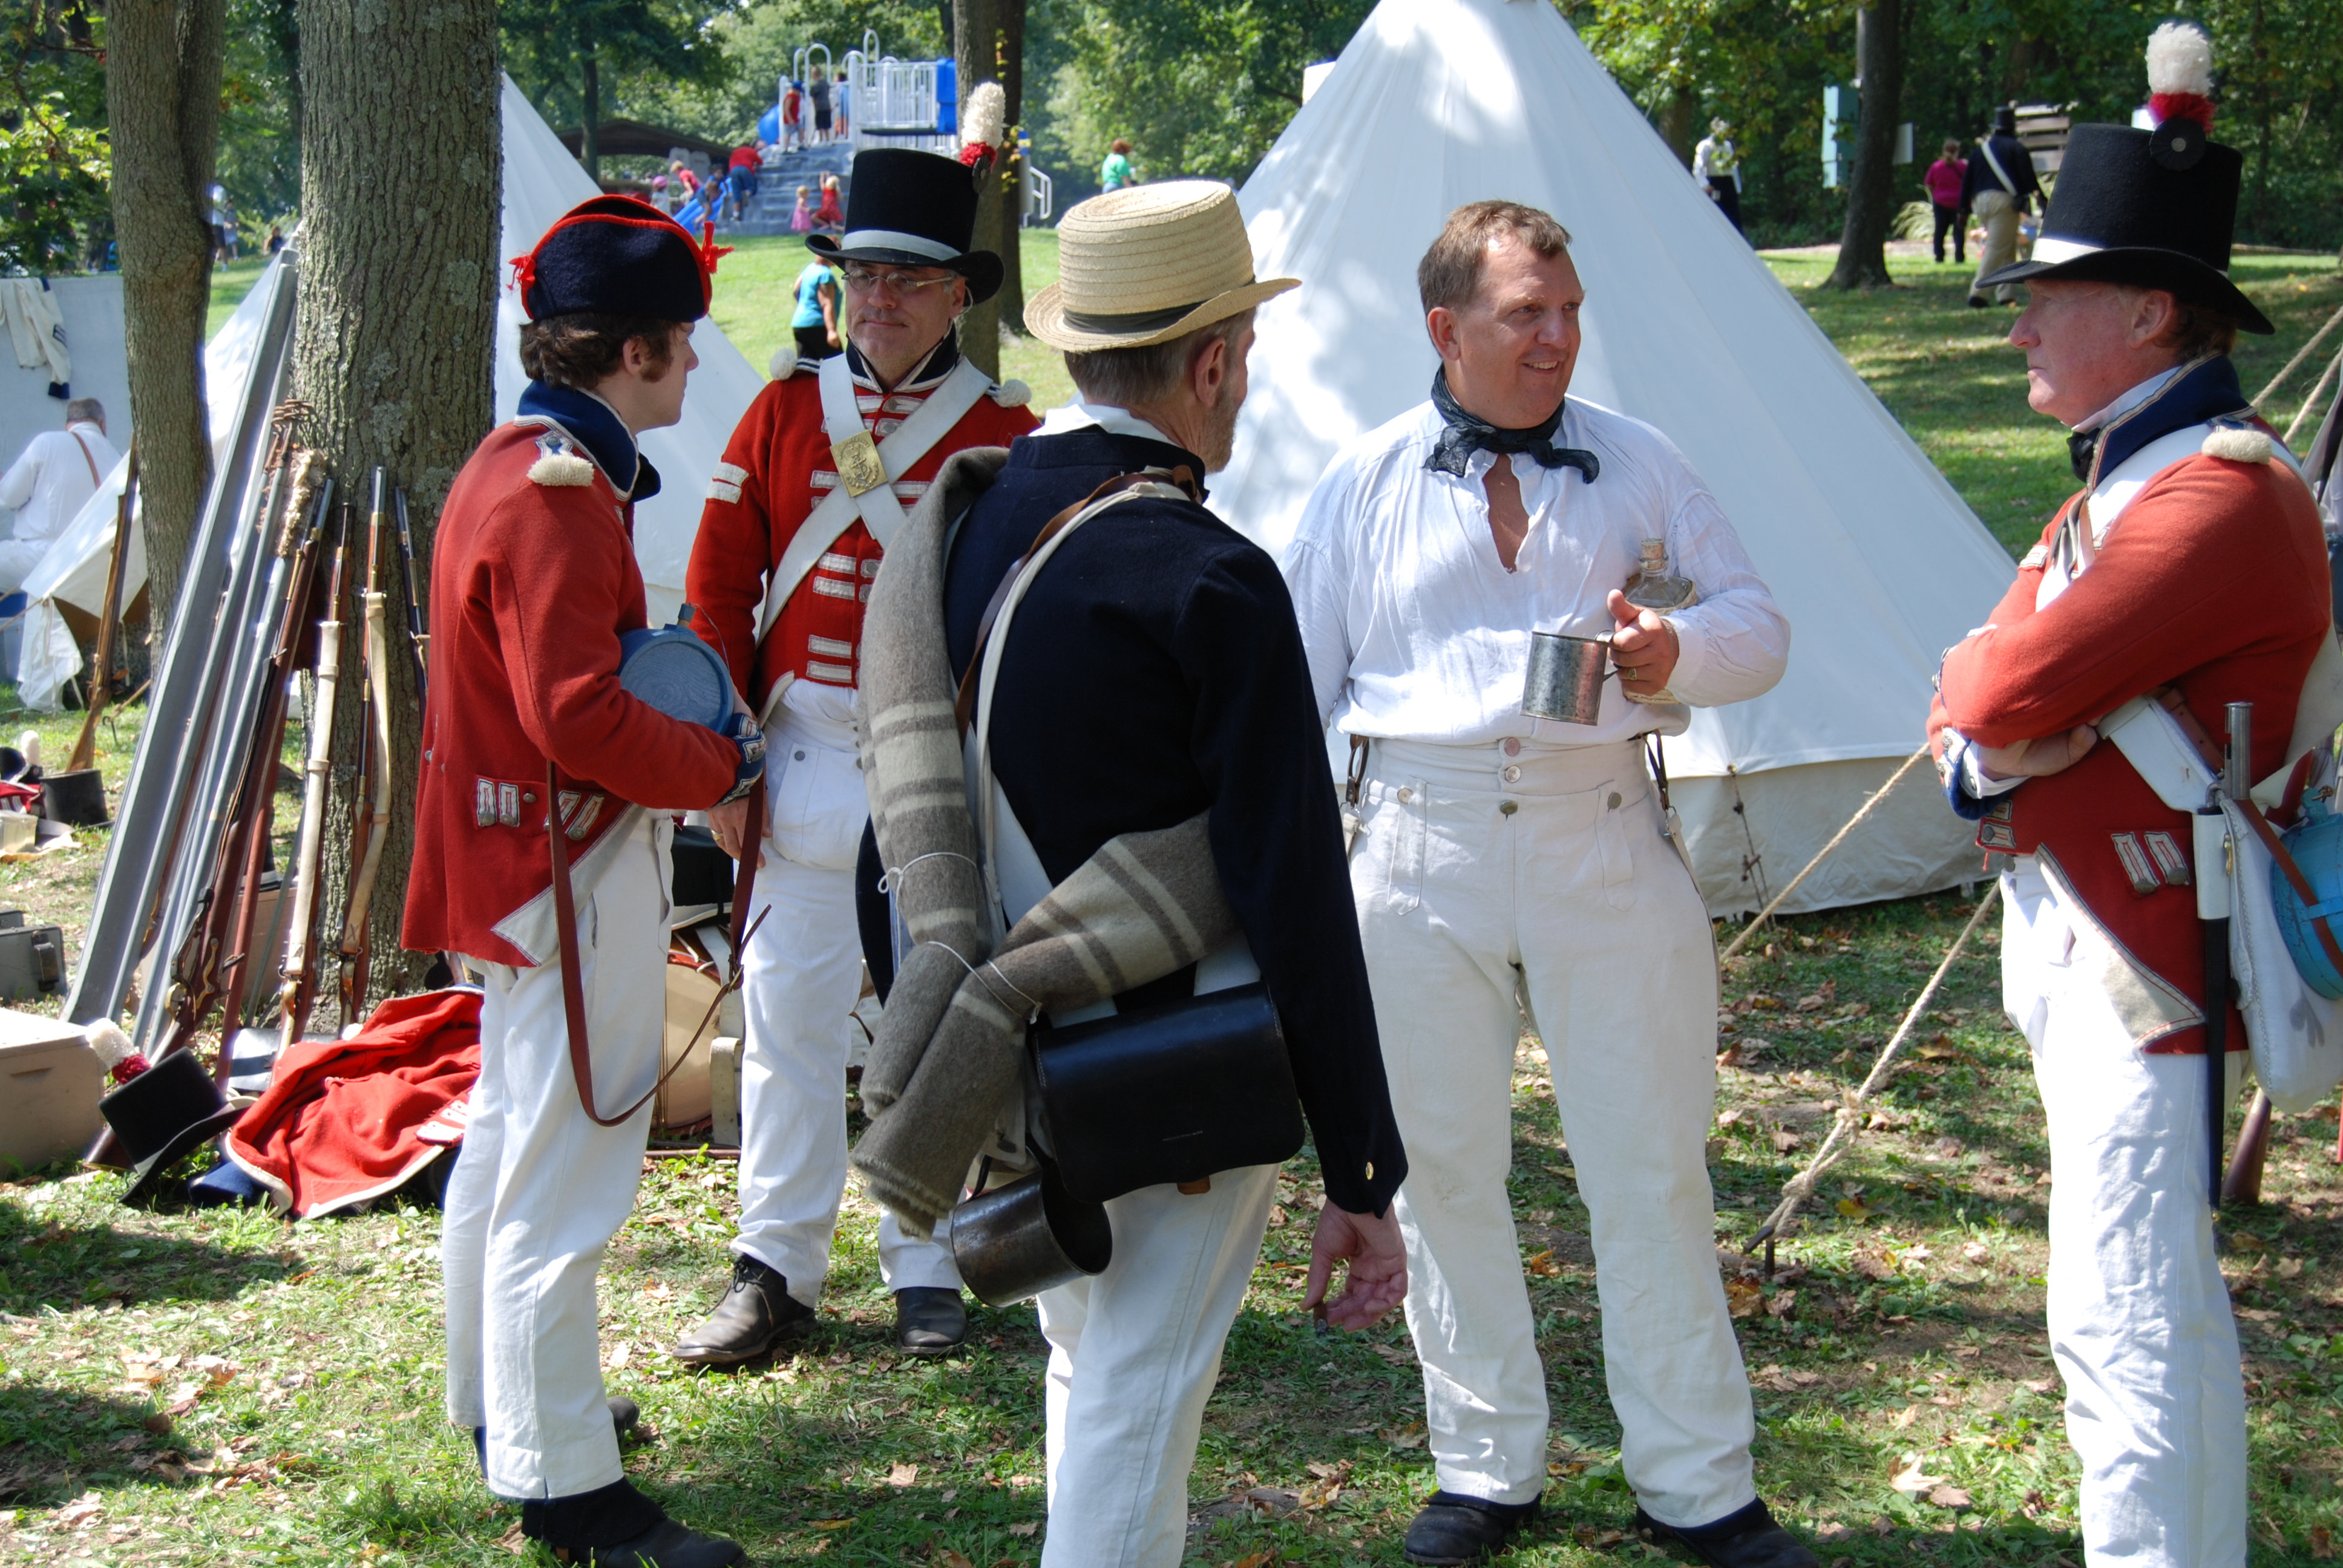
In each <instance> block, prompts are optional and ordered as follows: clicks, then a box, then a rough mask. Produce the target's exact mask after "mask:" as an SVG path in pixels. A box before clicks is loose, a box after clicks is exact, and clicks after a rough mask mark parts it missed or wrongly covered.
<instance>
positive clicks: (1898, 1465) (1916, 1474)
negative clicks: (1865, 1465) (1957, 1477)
mask: <svg viewBox="0 0 2343 1568" xmlns="http://www.w3.org/2000/svg"><path fill="white" fill-rule="evenodd" d="M1887 1484H1888V1485H1890V1486H1892V1487H1894V1488H1895V1489H1896V1491H1898V1492H1900V1493H1903V1494H1904V1495H1905V1496H1906V1497H1925V1496H1926V1495H1927V1494H1928V1493H1931V1492H1934V1491H1935V1490H1936V1488H1937V1487H1939V1486H1944V1485H1946V1484H1948V1483H1946V1480H1945V1478H1944V1477H1943V1476H1941V1475H1930V1474H1929V1473H1927V1471H1926V1469H1924V1468H1923V1467H1922V1462H1921V1456H1920V1455H1918V1454H1916V1453H1906V1454H1903V1455H1901V1456H1899V1457H1898V1458H1897V1459H1896V1462H1894V1463H1893V1464H1891V1465H1889V1466H1888V1467H1887Z"/></svg>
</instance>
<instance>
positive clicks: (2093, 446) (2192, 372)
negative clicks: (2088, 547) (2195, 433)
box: [2066, 354, 2253, 489]
mask: <svg viewBox="0 0 2343 1568" xmlns="http://www.w3.org/2000/svg"><path fill="white" fill-rule="evenodd" d="M2252 416H2253V407H2252V406H2251V405H2250V404H2248V403H2247V401H2246V393H2245V388H2243V387H2239V386H2238V385H2237V366H2236V365H2234V364H2233V363H2231V362H2230V360H2229V357H2228V356H2227V355H2225V354H2216V355H2211V356H2208V357H2206V358H2203V359H2199V360H2197V362H2196V363H2195V364H2193V365H2189V366H2187V367H2183V368H2182V370H2181V372H2180V374H2179V375H2177V376H2175V377H2173V378H2172V379H2171V380H2169V381H2167V382H2166V383H2165V384H2164V385H2163V386H2162V387H2158V388H2157V390H2156V391H2155V392H2154V393H2153V394H2151V395H2150V396H2149V397H2148V399H2147V401H2146V402H2145V403H2142V404H2141V405H2140V406H2139V407H2137V408H2127V409H2126V410H2124V412H2122V413H2120V414H2118V415H2117V416H2116V417H2114V418H2112V419H2110V420H2108V421H2107V423H2106V424H2104V425H2102V426H2100V427H2098V428H2097V429H2096V430H2077V431H2076V432H2075V433H2074V434H2073V435H2071V436H2069V437H2066V461H2067V463H2068V464H2069V465H2071V466H2072V467H2073V468H2074V470H2075V477H2076V478H2077V479H2079V480H2081V481H2082V483H2083V485H2084V487H2086V488H2088V489H2097V488H2098V486H2099V476H2100V475H2102V474H2108V473H2113V472H2114V471H2115V470H2116V469H2117V467H2121V466H2122V465H2123V463H2124V462H2125V460H2126V459H2127V458H2129V457H2131V456H2132V455H2133V454H2135V453H2137V451H2138V450H2139V449H2140V448H2141V447H2145V446H2147V444H2148V443H2149V442H2151V441H2155V440H2159V439H2161V438H2162V437H2166V436H2169V435H2171V434H2172V432H2174V431H2175V430H2185V429H2187V427H2189V426H2191V425H2202V424H2204V423H2206V422H2207V420H2211V419H2218V418H2222V417H2236V418H2250V417H2252Z"/></svg>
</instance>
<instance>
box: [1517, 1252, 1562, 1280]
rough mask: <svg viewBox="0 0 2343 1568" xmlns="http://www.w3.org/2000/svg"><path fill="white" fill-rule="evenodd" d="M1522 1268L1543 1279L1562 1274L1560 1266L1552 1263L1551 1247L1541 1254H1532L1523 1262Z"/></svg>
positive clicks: (1552, 1253)
mask: <svg viewBox="0 0 2343 1568" xmlns="http://www.w3.org/2000/svg"><path fill="white" fill-rule="evenodd" d="M1522 1267H1523V1268H1524V1269H1526V1270H1528V1271H1530V1272H1531V1273H1533V1274H1536V1275H1538V1276H1539V1277H1541V1278H1543V1279H1552V1278H1553V1277H1554V1276H1555V1275H1556V1274H1559V1273H1561V1272H1562V1265H1561V1264H1560V1263H1557V1262H1555V1261H1554V1249H1553V1248H1551V1247H1548V1248H1547V1249H1546V1250H1545V1251H1543V1252H1537V1253H1534V1254H1532V1255H1531V1256H1530V1257H1529V1258H1528V1259H1527V1260H1526V1261H1523V1264H1522Z"/></svg>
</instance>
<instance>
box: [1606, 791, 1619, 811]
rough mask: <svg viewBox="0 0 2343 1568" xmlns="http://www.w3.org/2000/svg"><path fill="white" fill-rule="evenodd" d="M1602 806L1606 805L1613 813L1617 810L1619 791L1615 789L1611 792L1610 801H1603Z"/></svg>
mask: <svg viewBox="0 0 2343 1568" xmlns="http://www.w3.org/2000/svg"><path fill="white" fill-rule="evenodd" d="M1604 804H1606V805H1608V806H1609V807H1610V808H1611V809H1613V810H1614V811H1616V810H1617V809H1619V791H1617V790H1616V789H1614V790H1612V791H1611V799H1609V800H1607V801H1605V802H1604Z"/></svg>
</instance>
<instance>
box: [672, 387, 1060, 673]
mask: <svg viewBox="0 0 2343 1568" xmlns="http://www.w3.org/2000/svg"><path fill="white" fill-rule="evenodd" d="M939 380H940V377H935V378H932V379H931V380H930V381H929V382H927V383H925V384H914V385H912V386H909V387H900V388H898V389H897V390H896V391H895V392H893V393H890V394H888V395H886V396H884V397H882V396H880V392H879V390H878V388H877V387H872V386H870V385H867V384H864V383H861V382H858V383H857V385H856V387H855V391H856V394H857V401H858V403H859V404H860V408H861V413H862V423H863V426H864V427H865V428H867V429H868V430H870V434H871V437H872V439H874V440H880V441H883V440H885V439H886V438H887V437H889V436H890V435H892V434H893V433H894V430H895V427H897V426H898V425H900V424H901V423H902V421H903V418H904V417H905V416H906V415H908V414H910V413H911V412H913V411H915V410H916V409H917V408H918V407H919V406H920V403H921V402H923V401H924V400H925V399H926V397H927V394H928V392H929V391H930V390H932V389H933V386H934V385H935V382H936V381H939ZM999 396H1000V395H999V394H998V393H996V394H995V395H994V396H992V397H980V398H978V399H977V400H976V404H975V406H974V407H971V408H970V409H969V411H968V412H967V413H965V414H963V415H961V416H960V422H959V423H958V424H956V425H954V426H953V427H951V429H950V430H949V431H948V432H946V433H945V435H944V437H943V439H942V440H940V441H938V442H937V443H936V444H935V445H934V446H933V447H930V448H929V450H928V452H927V455H926V456H924V457H921V458H920V460H919V461H918V462H916V463H914V464H912V465H911V466H910V467H909V468H908V469H906V470H904V473H903V477H901V478H900V479H898V480H896V481H895V496H896V498H897V499H898V500H900V501H901V502H902V504H903V507H904V509H905V510H907V511H908V510H910V508H911V507H912V506H913V505H915V504H916V503H917V502H918V500H919V498H920V497H921V496H923V495H925V494H926V493H927V488H928V484H929V481H930V480H931V479H933V478H934V477H936V472H937V470H938V469H940V468H941V467H943V466H944V459H945V458H947V457H950V456H951V455H952V454H953V453H954V452H959V451H964V450H966V449H967V448H969V447H1006V446H1007V445H1009V443H1010V442H1011V441H1013V440H1015V439H1016V438H1017V437H1020V436H1022V435H1024V434H1025V433H1026V432H1027V431H1029V430H1031V429H1033V428H1034V427H1036V426H1037V425H1038V424H1039V423H1040V421H1038V420H1037V419H1035V418H1034V417H1033V416H1032V414H1031V411H1029V410H1028V409H1026V408H1025V407H1022V406H1021V405H1020V406H1013V407H1012V406H1008V405H1004V404H1002V403H1001V401H999ZM837 484H838V469H837V466H836V464H835V463H834V462H833V461H832V459H831V457H830V437H829V436H828V435H827V434H826V433H825V432H824V431H823V429H822V423H821V391H820V384H819V382H818V380H817V377H816V374H815V370H814V367H812V366H810V365H808V366H805V367H802V368H801V369H799V372H798V373H797V374H796V375H795V376H792V377H789V379H787V380H785V381H774V382H770V383H769V384H768V385H767V386H766V387H765V389H764V390H763V391H762V392H760V393H759V394H758V395H757V400H756V401H755V402H754V403H751V404H750V405H749V412H748V413H747V414H746V415H744V416H742V417H741V420H740V423H739V427H737V428H736V429H734V431H733V432H732V440H731V444H730V445H729V446H728V447H725V449H724V462H723V465H722V466H721V467H719V469H718V470H717V475H716V477H715V478H714V479H713V480H712V481H711V482H710V483H709V500H708V505H707V507H706V508H705V509H704V510H702V512H701V513H700V518H699V538H697V539H696V540H694V541H693V544H692V547H691V567H690V570H689V575H688V576H687V577H686V578H685V579H684V580H685V584H686V590H685V591H686V593H687V594H688V595H689V598H690V600H691V602H692V604H693V605H694V606H695V607H697V608H698V610H699V614H698V615H696V616H695V617H694V618H693V620H692V625H693V626H694V627H695V628H697V629H698V630H699V635H700V636H701V637H703V638H707V639H708V641H709V643H710V644H712V645H714V647H715V648H717V650H718V651H719V652H720V653H722V654H723V655H724V657H725V659H726V661H727V662H728V663H729V664H730V665H731V667H732V681H733V684H734V685H736V686H738V687H739V689H741V691H743V692H745V693H746V694H747V695H748V699H749V707H750V708H752V709H755V710H756V711H758V712H759V713H761V712H763V711H764V709H765V699H766V697H767V695H768V694H769V693H770V692H771V690H772V689H773V685H774V683H775V682H776V681H778V680H779V679H780V678H781V676H782V674H783V673H784V672H786V673H789V674H792V675H795V676H796V677H798V678H799V679H801V680H813V681H818V682H820V683H822V684H825V685H830V686H845V687H850V686H852V685H853V684H854V682H855V676H856V674H857V672H858V671H859V669H860V664H859V662H858V659H857V653H858V651H859V649H860V647H861V643H862V614H863V608H864V606H865V605H866V604H868V603H869V601H870V580H871V578H875V577H877V576H878V574H879V559H880V548H879V541H878V540H876V539H874V538H871V537H870V531H869V530H868V529H866V528H864V527H863V526H862V524H861V523H860V521H859V520H858V521H856V522H855V523H854V524H853V525H852V526H851V527H850V528H848V529H847V530H846V532H845V534H844V535H843V536H842V537H841V538H840V539H839V541H838V542H837V543H836V544H834V545H832V546H830V548H829V550H827V551H826V552H824V554H823V556H822V558H821V559H820V562H818V563H817V564H816V566H815V568H814V569H813V570H812V571H810V572H809V573H808V574H807V575H806V578H805V580H804V581H803V582H801V583H799V585H798V588H797V591H796V592H795V593H794V594H792V595H790V596H789V603H788V604H787V605H785V606H783V607H782V609H781V614H780V616H779V618H777V619H776V620H775V621H774V622H773V626H772V629H771V630H770V631H769V633H768V634H767V635H766V638H765V641H764V645H763V646H762V647H761V648H760V647H759V646H758V644H757V638H756V626H757V609H758V607H759V605H761V604H763V603H764V599H765V576H766V574H767V573H769V572H770V571H771V570H772V569H773V568H774V567H776V566H777V565H779V562H780V558H781V552H782V551H783V550H785V549H787V548H789V540H790V539H791V538H794V537H795V536H796V534H797V530H798V525H799V523H802V522H803V521H805V519H806V517H807V514H809V512H811V511H812V510H813V508H814V507H815V506H816V505H817V504H818V503H819V502H820V501H821V499H822V498H824V497H826V496H828V495H829V494H830V491H831V490H832V489H833V488H835V487H837ZM752 653H753V664H752V661H751V656H752Z"/></svg>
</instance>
